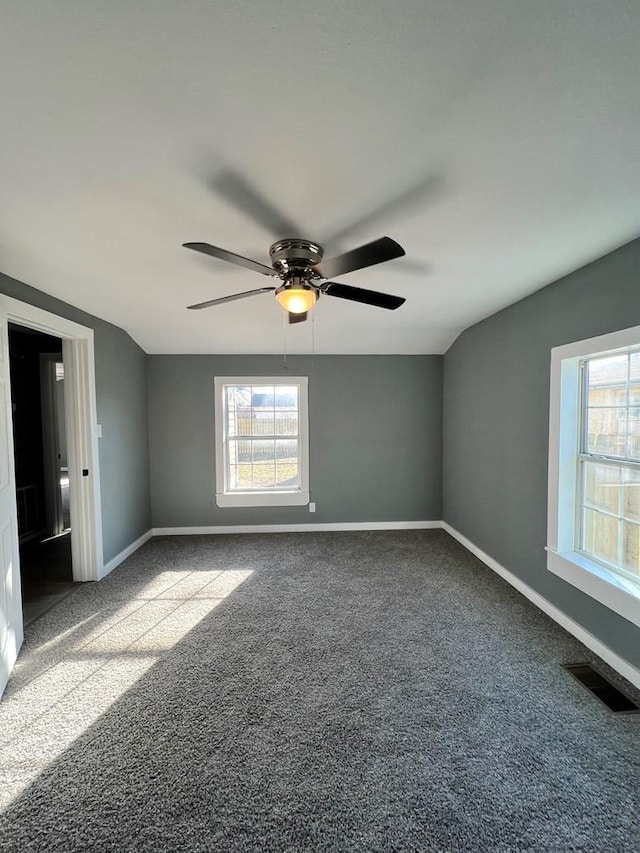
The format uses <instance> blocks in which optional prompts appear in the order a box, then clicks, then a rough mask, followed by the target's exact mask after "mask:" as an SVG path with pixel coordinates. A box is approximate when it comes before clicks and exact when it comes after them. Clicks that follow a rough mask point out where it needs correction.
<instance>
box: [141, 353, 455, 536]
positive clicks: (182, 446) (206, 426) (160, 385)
mask: <svg viewBox="0 0 640 853" xmlns="http://www.w3.org/2000/svg"><path fill="white" fill-rule="evenodd" d="M287 364H288V372H289V374H290V375H291V376H295V375H303V376H308V377H309V421H310V437H309V438H310V471H309V478H310V491H311V500H312V501H315V502H316V504H317V511H316V513H315V514H311V513H309V509H308V507H254V508H244V507H243V508H224V509H221V508H219V507H217V506H216V505H215V470H214V464H215V459H214V420H213V387H214V377H215V376H216V375H218V376H268V375H274V376H276V375H282V376H285V375H286V374H284V373H283V372H282V358H281V357H279V356H223V355H219V356H213V355H211V356H195V355H193V356H192V355H152V356H149V357H148V375H149V428H150V435H149V450H150V458H151V500H152V517H153V526H154V527H173V526H199V525H232V524H269V523H272V524H290V523H293V524H295V523H297V524H304V523H314V522H318V523H319V522H332V521H333V522H336V521H342V522H349V521H352V522H355V521H421V520H430V519H439V518H440V517H441V496H442V468H441V465H442V463H441V458H442V452H441V451H442V411H441V406H442V357H441V356H349V355H346V356H316V357H315V358H313V359H312V358H311V356H289V357H288V359H287Z"/></svg>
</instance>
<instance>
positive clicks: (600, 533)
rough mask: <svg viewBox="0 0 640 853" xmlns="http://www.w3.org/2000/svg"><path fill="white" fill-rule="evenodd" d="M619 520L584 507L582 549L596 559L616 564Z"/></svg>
mask: <svg viewBox="0 0 640 853" xmlns="http://www.w3.org/2000/svg"><path fill="white" fill-rule="evenodd" d="M619 526H620V522H619V521H618V519H617V518H612V517H611V516H610V515H602V514H601V513H599V512H595V511H594V510H592V509H585V510H584V515H583V525H582V528H583V529H582V549H583V550H584V551H586V552H587V553H588V554H592V555H593V556H594V557H596V558H597V559H598V560H602V561H603V562H604V563H609V564H610V565H612V566H617V565H618V531H619Z"/></svg>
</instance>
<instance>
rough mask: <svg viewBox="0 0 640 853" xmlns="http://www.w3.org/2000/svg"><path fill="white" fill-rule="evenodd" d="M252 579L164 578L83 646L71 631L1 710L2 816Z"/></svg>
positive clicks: (93, 630)
mask: <svg viewBox="0 0 640 853" xmlns="http://www.w3.org/2000/svg"><path fill="white" fill-rule="evenodd" d="M251 574H252V572H251V571H248V570H247V571H239V570H233V571H224V570H220V569H217V570H215V571H169V572H162V573H161V574H158V575H157V576H156V577H154V578H153V580H152V581H150V583H148V584H147V585H146V586H145V587H144V588H143V589H142V590H141V591H140V592H139V593H138V594H136V596H135V597H134V598H132V599H130V600H129V601H127V602H125V603H124V604H123V605H122V606H121V607H120V608H118V609H117V610H116V611H114V612H113V613H111V614H108V615H105V616H104V618H102V617H100V615H97V616H96V618H95V619H93V620H85V623H86V627H87V628H88V629H89V630H88V631H87V632H85V633H84V634H83V636H82V639H76V637H77V633H76V632H75V631H74V632H71V634H70V635H69V636H68V637H66V638H65V639H66V640H67V642H66V643H64V642H63V643H61V648H60V654H61V657H62V660H60V662H59V663H57V664H55V665H54V666H52V667H50V668H48V669H47V670H45V671H44V672H42V673H41V674H40V675H38V676H37V677H36V678H34V679H33V680H32V681H30V682H29V683H28V684H26V685H25V686H24V687H22V688H21V689H20V690H18V691H17V692H16V693H13V694H12V693H11V691H10V690H9V691H8V695H7V696H6V697H5V699H4V700H3V701H2V702H1V703H0V810H4V809H5V808H6V807H7V806H8V805H9V804H10V803H11V802H12V801H13V800H14V799H15V798H16V797H17V796H18V795H19V794H20V793H21V792H22V791H24V789H25V788H26V787H27V786H28V785H29V784H30V783H31V782H33V781H34V780H35V779H36V778H37V777H38V776H39V775H40V774H41V773H42V772H43V771H44V770H45V769H46V768H47V767H48V766H49V765H51V764H52V763H53V762H54V761H55V760H56V759H57V758H58V757H59V756H60V755H61V754H62V753H63V752H64V751H65V750H66V749H68V748H69V747H70V746H71V745H72V744H73V742H74V741H76V740H77V739H78V738H79V737H81V736H82V735H83V734H84V732H86V731H87V729H88V728H89V727H90V726H91V725H92V724H93V723H95V722H96V720H98V719H99V718H100V717H101V716H102V715H103V714H105V713H106V712H107V711H108V710H109V708H111V706H112V705H113V704H114V703H115V702H116V701H117V700H118V699H120V698H121V697H122V696H123V695H124V694H125V693H126V692H127V690H129V689H130V688H131V687H132V686H133V685H134V684H135V683H136V682H137V681H138V680H139V679H140V678H141V677H142V676H143V675H144V674H145V673H146V672H147V671H148V670H149V669H150V668H151V667H152V666H153V665H154V664H156V663H157V662H158V661H160V660H161V659H162V656H163V654H166V653H167V652H169V651H170V650H171V649H172V648H173V647H174V646H175V645H176V644H177V643H178V642H180V640H182V639H183V638H184V637H185V636H186V635H187V634H188V633H189V632H190V631H191V630H193V628H195V626H196V625H197V624H198V623H199V622H201V621H202V620H203V619H204V618H205V617H206V616H208V615H209V614H210V613H211V612H212V611H213V610H214V609H215V608H216V607H217V606H218V604H220V602H221V601H222V600H223V599H224V598H226V596H228V595H229V594H230V593H231V592H233V590H234V589H236V588H237V587H238V586H239V585H240V584H241V583H242V582H243V581H245V580H246V579H247V578H248V577H249V575H251ZM66 633H67V634H69V632H66ZM63 649H64V650H63Z"/></svg>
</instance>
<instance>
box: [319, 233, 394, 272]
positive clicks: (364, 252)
mask: <svg viewBox="0 0 640 853" xmlns="http://www.w3.org/2000/svg"><path fill="white" fill-rule="evenodd" d="M403 255H404V249H403V248H402V246H401V245H400V244H399V243H396V241H395V240H392V239H391V237H380V239H379V240H374V241H373V242H372V243H366V244H365V245H364V246H359V247H358V248H357V249H352V250H351V251H350V252H345V254H344V255H338V256H337V257H335V258H329V259H328V260H326V261H325V260H324V259H323V260H322V261H321V262H320V263H319V264H317V265H316V266H315V267H314V270H315V271H316V272H318V273H320V275H321V276H322V277H323V278H334V276H337V275H344V274H345V273H347V272H353V270H360V269H363V268H364V267H372V266H374V264H381V263H382V262H383V261H391V260H393V259H394V258H401V257H402V256H403Z"/></svg>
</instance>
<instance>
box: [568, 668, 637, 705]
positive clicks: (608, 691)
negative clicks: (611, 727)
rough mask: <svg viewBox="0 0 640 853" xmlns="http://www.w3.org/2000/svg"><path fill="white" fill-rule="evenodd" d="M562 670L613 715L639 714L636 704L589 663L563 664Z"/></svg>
mask: <svg viewBox="0 0 640 853" xmlns="http://www.w3.org/2000/svg"><path fill="white" fill-rule="evenodd" d="M564 668H565V669H566V670H567V672H570V673H571V675H573V677H574V678H576V679H577V680H578V681H579V682H580V684H582V685H583V687H586V688H587V690H589V691H590V692H591V693H593V695H594V696H596V697H597V698H598V699H599V700H600V701H601V702H602V703H603V704H604V705H606V706H607V708H608V709H609V710H610V711H613V713H614V714H638V713H640V706H638V704H637V702H634V700H633V699H632V698H631V697H630V696H628V695H627V694H626V693H624V692H623V691H622V690H620V688H619V687H616V686H615V685H614V684H612V683H611V682H610V681H609V680H608V679H606V678H605V677H604V675H602V673H600V672H598V670H597V669H594V668H593V666H591V664H590V663H570V664H564Z"/></svg>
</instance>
